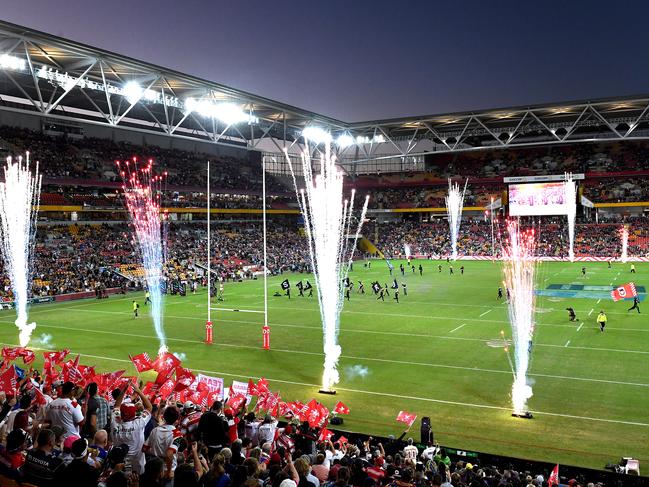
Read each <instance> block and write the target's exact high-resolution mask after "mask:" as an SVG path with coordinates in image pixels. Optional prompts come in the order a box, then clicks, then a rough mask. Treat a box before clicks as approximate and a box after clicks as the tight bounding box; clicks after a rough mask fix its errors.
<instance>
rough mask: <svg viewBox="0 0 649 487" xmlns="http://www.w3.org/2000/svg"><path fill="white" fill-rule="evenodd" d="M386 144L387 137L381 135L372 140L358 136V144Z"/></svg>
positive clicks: (365, 136) (364, 136)
mask: <svg viewBox="0 0 649 487" xmlns="http://www.w3.org/2000/svg"><path fill="white" fill-rule="evenodd" d="M383 142H385V137H383V135H381V134H377V135H375V136H374V137H372V138H371V139H370V138H369V137H368V136H367V135H357V136H356V143H357V144H382V143H383Z"/></svg>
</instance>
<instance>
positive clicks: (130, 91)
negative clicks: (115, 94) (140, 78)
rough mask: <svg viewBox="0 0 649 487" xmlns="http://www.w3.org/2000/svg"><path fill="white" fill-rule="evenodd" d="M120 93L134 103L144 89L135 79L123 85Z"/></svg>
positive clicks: (140, 96)
mask: <svg viewBox="0 0 649 487" xmlns="http://www.w3.org/2000/svg"><path fill="white" fill-rule="evenodd" d="M122 94H123V95H124V97H126V99H127V100H128V102H129V103H131V104H134V103H136V102H137V101H138V100H139V99H140V98H142V95H143V94H144V89H143V88H142V87H141V86H140V84H139V83H138V82H137V81H129V82H128V83H126V84H125V85H124V88H122Z"/></svg>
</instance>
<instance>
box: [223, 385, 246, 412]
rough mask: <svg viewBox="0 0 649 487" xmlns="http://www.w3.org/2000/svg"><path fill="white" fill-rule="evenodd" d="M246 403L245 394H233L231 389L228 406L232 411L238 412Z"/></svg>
mask: <svg viewBox="0 0 649 487" xmlns="http://www.w3.org/2000/svg"><path fill="white" fill-rule="evenodd" d="M245 403H246V396H245V394H241V393H237V392H233V391H232V388H230V397H229V398H228V402H227V403H226V404H227V405H228V406H229V407H231V408H232V409H234V410H235V411H237V410H238V409H239V408H240V407H241V406H242V405H244V404H245Z"/></svg>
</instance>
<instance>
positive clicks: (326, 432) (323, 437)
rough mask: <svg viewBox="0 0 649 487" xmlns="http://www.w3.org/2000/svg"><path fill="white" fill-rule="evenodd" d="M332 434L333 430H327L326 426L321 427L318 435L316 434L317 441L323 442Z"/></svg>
mask: <svg viewBox="0 0 649 487" xmlns="http://www.w3.org/2000/svg"><path fill="white" fill-rule="evenodd" d="M332 436H333V431H329V430H328V429H327V428H322V430H321V431H320V435H319V436H318V442H320V443H323V442H325V441H329V439H330V438H331V437H332Z"/></svg>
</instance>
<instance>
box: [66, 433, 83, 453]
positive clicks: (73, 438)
mask: <svg viewBox="0 0 649 487" xmlns="http://www.w3.org/2000/svg"><path fill="white" fill-rule="evenodd" d="M80 438H81V437H80V436H79V435H70V436H68V437H67V438H66V439H65V440H63V449H64V450H67V451H71V450H72V445H73V444H74V442H75V441H77V440H78V439H80Z"/></svg>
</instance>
